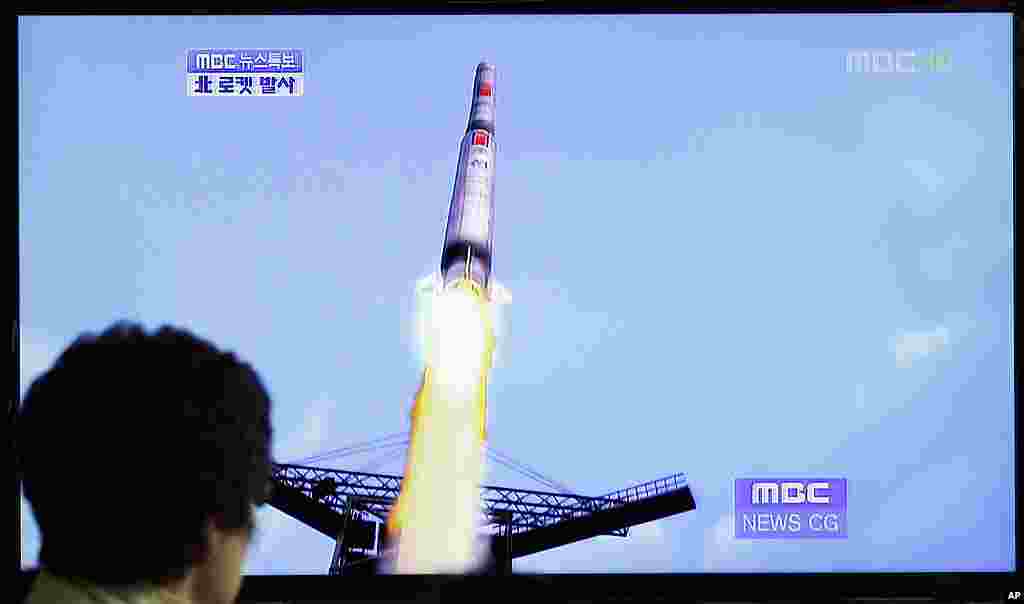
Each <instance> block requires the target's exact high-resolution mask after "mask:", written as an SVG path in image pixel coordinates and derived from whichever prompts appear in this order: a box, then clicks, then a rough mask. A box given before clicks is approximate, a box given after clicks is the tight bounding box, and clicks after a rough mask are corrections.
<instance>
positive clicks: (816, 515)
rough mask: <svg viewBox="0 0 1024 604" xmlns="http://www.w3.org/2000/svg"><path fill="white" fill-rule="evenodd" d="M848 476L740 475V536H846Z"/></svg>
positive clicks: (737, 511) (737, 494) (737, 530)
mask: <svg viewBox="0 0 1024 604" xmlns="http://www.w3.org/2000/svg"><path fill="white" fill-rule="evenodd" d="M846 495H847V493H846V479H845V478H813V479H806V478H740V479H737V480H736V485H735V494H734V505H735V507H734V511H735V536H736V538H737V539H780V538H795V539H822V538H828V539H844V538H846V536H847V534H848V533H847V528H848V527H847V524H846Z"/></svg>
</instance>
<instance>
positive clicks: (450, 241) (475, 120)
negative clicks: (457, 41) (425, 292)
mask: <svg viewBox="0 0 1024 604" xmlns="http://www.w3.org/2000/svg"><path fill="white" fill-rule="evenodd" d="M495 75H496V71H495V69H494V66H493V65H491V64H490V63H487V62H481V63H480V64H479V65H477V67H476V77H475V78H474V81H473V100H472V105H471V107H470V110H469V122H468V123H467V124H466V131H465V133H464V134H463V137H462V144H461V146H460V147H459V162H458V168H457V171H456V174H455V186H454V187H453V189H452V198H451V203H450V205H449V206H448V221H447V223H446V224H445V233H444V246H443V248H442V250H441V267H440V268H441V273H440V274H441V281H442V286H443V287H444V288H448V287H450V286H451V285H452V284H454V283H457V282H459V281H460V280H463V279H465V280H469V281H471V282H473V283H474V284H475V285H476V286H477V287H479V288H480V289H481V290H482V291H483V292H485V293H486V294H487V297H488V298H491V297H492V296H491V295H490V294H491V292H492V287H491V270H492V267H493V264H492V258H493V251H494V160H495V156H496V151H497V146H496V144H495V141H494V84H495Z"/></svg>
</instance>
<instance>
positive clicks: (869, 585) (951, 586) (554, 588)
mask: <svg viewBox="0 0 1024 604" xmlns="http://www.w3.org/2000/svg"><path fill="white" fill-rule="evenodd" d="M284 12H286V13H288V14H316V15H322V14H394V15H404V14H417V15H423V14H438V15H445V14H447V15H452V14H545V13H547V14H605V15H615V14H651V13H720V14H731V13H736V14H742V13H780V12H786V13H881V12H887V13H891V12H991V13H1010V14H1012V16H1013V22H1014V26H1013V32H1012V36H1013V46H1014V57H1015V58H1016V57H1017V56H1019V55H1020V48H1019V42H1018V40H1019V39H1020V36H1019V34H1020V19H1019V16H1018V15H1017V14H1016V3H1015V2H1001V1H991V0H985V1H976V2H972V1H968V0H961V1H960V2H953V3H930V4H927V3H922V2H906V1H905V2H876V3H871V2H860V3H856V4H836V3H829V4H826V3H824V2H820V3H817V4H813V3H812V4H806V5H789V6H788V7H785V8H779V7H772V6H758V5H744V4H741V3H733V5H732V6H729V5H728V4H726V3H700V2H689V3H687V4H686V5H685V6H679V5H678V4H676V3H635V4H630V5H628V6H613V5H605V6H603V7H601V8H599V9H593V8H585V7H579V6H575V5H573V3H554V2H548V3H539V2H529V3H521V4H520V3H512V4H509V3H502V2H495V1H493V0H492V1H490V2H487V1H481V2H475V1H474V2H472V3H467V2H453V3H441V4H436V3H435V4H419V5H417V6H416V8H415V9H411V8H410V7H408V6H401V5H399V6H388V5H384V4H381V3H370V4H367V5H364V6H349V7H346V8H345V9H343V10H330V11H326V10H324V9H317V10H294V9H293V10H287V11H282V10H276V11H274V10H246V11H243V12H241V13H238V12H236V13H235V14H246V15H255V14H264V15H272V14H281V13H284ZM45 14H53V15H74V14H81V15H94V14H118V15H125V14H127V15H136V14H147V11H136V12H125V11H100V10H92V11H87V12H84V11H68V10H64V11H38V10H33V11H24V10H22V11H18V13H17V15H18V16H22V15H45ZM154 14H160V15H167V14H175V15H193V14H206V15H216V14H225V15H228V14H232V13H231V12H229V11H222V12H220V13H218V12H217V11H215V10H213V9H207V10H204V11H166V10H165V11H156V12H155V13H154ZM14 33H15V35H14V36H12V37H11V41H12V44H13V46H14V56H15V57H17V56H19V54H18V51H19V44H20V39H19V37H18V32H17V21H15V32H14ZM1012 69H1013V81H1014V94H1015V96H1014V108H1013V112H1014V113H1013V115H1014V123H1015V124H1016V116H1017V114H1018V110H1017V109H1018V103H1019V100H1018V99H1019V96H1020V85H1019V81H1018V77H1017V72H1016V65H1015V64H1014V65H1013V67H1012ZM16 102H17V100H16ZM17 116H18V112H17V111H16V112H14V118H13V120H14V122H15V132H17V131H18V127H19V124H18V117H17ZM15 138H16V141H20V139H18V137H15ZM17 144H18V142H16V145H17ZM16 149H17V147H16ZM19 169H20V165H19V164H18V163H16V164H15V170H14V172H15V173H14V178H13V179H12V180H11V182H12V183H13V184H14V195H15V198H16V199H17V198H18V194H19V183H20V173H19ZM1013 191H1014V201H1013V205H1014V211H1013V217H1014V218H1013V222H1014V224H1013V228H1014V233H1016V193H1017V181H1016V171H1014V173H1013ZM11 207H12V208H13V210H12V214H13V217H14V220H12V221H10V222H8V225H9V227H8V228H10V229H12V231H13V233H12V237H11V238H10V239H9V241H10V242H11V243H10V245H11V248H10V249H11V251H12V262H11V266H12V268H13V273H14V279H13V281H14V296H13V298H11V299H10V300H12V302H13V304H12V306H13V308H12V310H11V312H10V313H9V315H8V316H9V317H11V322H10V325H11V330H12V331H11V336H10V337H11V347H10V349H9V351H10V352H9V354H10V356H9V359H10V365H9V366H10V367H11V368H12V371H11V373H9V374H8V375H9V376H10V380H11V386H10V390H9V391H8V392H9V393H10V395H9V398H8V405H7V413H6V414H5V416H4V420H3V421H4V424H5V425H4V428H5V429H4V430H0V434H7V435H8V436H6V437H4V441H5V445H6V448H7V454H6V455H4V460H3V464H2V465H0V471H2V472H3V474H4V475H5V476H7V477H8V478H7V479H6V480H8V481H9V482H8V484H9V485H10V486H12V487H14V489H13V490H14V497H11V496H10V495H8V497H9V499H8V501H9V504H8V505H10V504H13V515H14V522H13V523H8V524H7V526H8V527H9V528H11V529H13V530H12V533H9V540H8V543H14V544H15V546H14V547H13V548H8V549H6V550H5V551H6V552H7V554H5V555H3V556H2V558H3V559H4V560H6V567H7V569H8V572H10V573H11V574H12V575H14V577H15V581H14V588H15V591H16V592H20V593H25V590H27V589H28V586H29V585H30V583H31V581H32V580H33V579H34V577H35V576H36V573H37V572H38V571H37V569H23V568H22V567H21V545H22V544H21V487H20V480H19V479H18V471H17V467H16V465H15V463H14V455H13V453H14V448H13V447H14V441H13V436H14V431H15V429H16V425H15V417H16V413H15V412H16V409H17V406H18V404H19V403H20V386H19V381H20V379H19V351H20V348H19V342H18V334H19V325H20V308H19V305H20V288H19V286H20V278H19V268H20V266H19V252H20V248H19V245H20V244H19V229H18V225H19V212H18V208H19V204H18V203H14V204H11ZM1013 266H1014V269H1013V278H1014V290H1013V291H1014V294H1013V298H1012V299H1015V298H1016V264H1015V263H1014V265H1013ZM1011 311H1012V312H1014V315H1015V309H1011ZM1011 355H1012V351H1011ZM1014 378H1015V382H1014V390H1015V392H1014V394H1016V375H1015V376H1014ZM1014 417H1015V423H1016V426H1017V430H1016V431H1015V432H1014V435H1015V441H1014V444H1015V460H1016V463H1015V466H1014V468H1015V470H1014V481H1015V482H1014V484H1015V489H1019V485H1020V471H1021V470H1020V468H1021V464H1020V459H1021V446H1020V442H1019V439H1017V438H1016V435H1017V434H1019V428H1020V425H1021V421H1020V406H1019V403H1018V401H1017V399H1016V396H1015V397H1014ZM1022 501H1024V497H1021V496H1019V493H1018V497H1017V505H1016V510H1015V519H1014V527H1015V528H1016V527H1017V525H1018V523H1019V521H1020V518H1021V507H1022ZM11 510H12V508H8V511H9V513H10V511H11ZM5 532H6V531H5ZM1014 543H1015V551H1014V554H1015V556H1019V552H1020V551H1021V536H1020V531H1019V529H1018V530H1017V533H1016V534H1015V535H1014ZM1017 566H1018V568H1017V569H1016V570H1014V571H1010V572H992V573H980V572H956V571H950V572H936V573H887V572H864V573H678V574H563V575H559V574H520V573H514V574H513V575H512V576H509V577H453V576H375V577H333V576H326V575H324V576H316V575H288V576H286V575H281V576H268V575H253V576H246V577H245V578H244V580H243V583H242V591H241V594H240V597H239V601H240V602H282V601H292V602H295V601H354V600H365V601H373V600H381V601H402V600H414V601H420V600H428V601H429V600H434V599H437V600H440V599H442V598H443V599H444V601H454V598H455V597H460V594H463V595H465V596H472V595H475V594H501V595H502V596H505V595H508V596H510V597H513V598H528V597H535V598H542V599H544V600H545V601H547V600H562V599H565V600H574V601H610V600H618V601H621V600H634V599H635V600H649V601H667V602H669V601H670V602H680V601H709V602H710V601H765V600H785V601H810V602H825V601H846V600H850V599H855V598H870V599H880V598H913V599H916V598H922V599H931V600H936V601H948V600H959V601H965V600H971V601H997V602H1001V601H1006V599H1007V595H1008V594H1009V593H1010V592H1011V591H1020V592H1024V581H1022V580H1021V573H1020V570H1019V564H1018V565H1017ZM15 569H16V570H15ZM5 574H6V573H5ZM8 576H10V575H8Z"/></svg>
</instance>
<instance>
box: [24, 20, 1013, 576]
mask: <svg viewBox="0 0 1024 604" xmlns="http://www.w3.org/2000/svg"><path fill="white" fill-rule="evenodd" d="M1011 27H1012V22H1011V17H1010V16H1009V15H1007V14H985V13H970V14H966V13H965V14H888V15H870V14H849V15H844V14H818V15H810V14H808V15H797V14H778V15H774V14H773V15H766V14H761V15H744V14H719V15H711V14H678V15H675V14H667V15H666V14H641V15H568V14H565V15H551V14H547V15H541V14H535V15H527V14H524V15H498V14H492V15H454V14H452V15H442V14H438V15H409V16H400V15H336V16H318V15H295V16H285V15H276V16H250V17H232V16H169V17H155V16H154V17H129V16H105V17H99V16H96V17H86V16H63V17H57V16H34V17H21V18H19V22H18V32H19V34H18V53H19V65H18V68H17V69H18V82H19V84H18V85H19V87H20V89H19V92H18V95H19V96H18V102H19V106H20V113H19V116H18V126H19V135H18V136H19V141H18V144H19V168H18V178H19V200H18V215H19V223H18V229H19V231H18V236H19V254H20V257H19V279H20V311H19V312H20V326H19V329H20V331H19V344H20V364H21V365H20V379H21V386H20V387H21V393H22V394H24V392H25V390H26V389H27V387H28V385H29V384H30V382H31V380H33V379H34V378H35V377H36V376H38V375H40V374H41V372H43V371H44V370H46V369H47V368H48V367H49V366H50V365H51V364H52V363H53V362H54V360H55V359H56V358H57V356H58V355H59V354H60V352H61V351H62V350H63V349H64V348H65V347H66V346H67V345H69V344H70V342H71V341H73V339H74V338H75V337H76V336H77V335H78V334H80V333H82V332H85V331H98V330H100V329H102V328H104V327H106V326H107V325H109V324H110V323H112V322H114V321H116V320H121V319H128V320H133V321H138V322H140V323H142V324H144V325H146V326H147V327H149V328H155V327H157V326H160V325H164V324H173V325H177V326H181V327H184V328H186V329H189V330H191V331H193V332H194V333H196V334H198V335H200V336H202V337H204V338H209V339H210V340H211V341H213V342H215V343H217V344H218V345H220V346H223V347H225V348H228V349H231V350H234V351H236V352H237V353H238V354H239V355H240V356H241V357H243V358H244V359H246V360H247V361H249V362H251V363H252V365H253V366H254V367H255V368H256V370H257V371H258V372H259V373H260V375H261V376H262V377H263V378H264V379H265V381H266V384H267V386H268V389H269V390H270V392H271V395H272V398H273V401H274V407H273V422H274V426H275V435H274V441H273V455H274V459H275V461H276V462H277V463H278V464H279V465H277V466H276V468H275V481H276V482H275V485H276V488H278V491H276V492H277V494H278V495H279V496H280V497H279V498H278V499H273V500H272V501H271V504H268V505H265V506H263V507H262V508H260V510H259V512H258V515H257V532H256V539H255V541H254V542H253V544H252V547H251V550H250V552H249V554H248V558H247V560H246V563H245V568H244V571H245V573H246V574H248V575H310V574H319V575H323V574H328V573H329V572H331V571H332V569H333V570H339V569H340V566H339V565H338V564H336V563H337V562H338V561H337V559H336V558H337V556H336V553H337V551H338V549H339V548H338V539H337V538H335V537H332V536H331V534H330V532H331V531H329V530H326V529H323V527H322V526H321V527H320V528H318V527H317V525H316V523H315V522H312V521H309V518H310V517H312V516H310V514H312V515H315V513H314V512H316V513H319V512H317V510H321V511H325V512H326V511H329V512H331V513H332V514H335V515H336V516H332V518H337V517H342V516H344V515H345V514H348V517H349V519H350V520H351V519H353V518H354V519H355V520H356V521H357V522H355V524H352V525H350V526H355V527H356V528H353V529H351V530H350V532H349V533H348V535H349V536H348V539H349V541H348V543H347V545H346V546H345V548H343V549H344V550H345V551H344V552H343V553H344V556H346V557H347V558H346V561H345V563H346V564H349V563H351V564H350V565H354V564H355V562H359V561H365V560H373V559H375V558H374V556H377V557H378V558H379V559H381V560H383V559H384V557H383V556H384V552H385V551H386V547H385V539H384V537H383V536H384V535H386V534H388V533H387V519H388V518H391V517H393V516H394V511H393V510H394V506H395V505H396V502H395V499H394V497H393V496H394V495H395V493H396V492H397V491H396V485H401V486H400V488H398V490H401V491H410V492H412V491H415V488H416V487H414V486H412V483H410V482H409V481H408V480H402V479H403V477H406V475H407V474H409V472H410V471H413V472H419V473H420V474H421V475H429V474H430V473H429V471H427V469H426V468H429V467H430V466H431V464H433V466H434V467H435V469H436V467H437V466H444V465H445V464H446V463H449V465H450V464H457V463H461V461H458V460H461V459H462V458H461V457H458V455H459V454H457V453H453V452H452V451H449V450H448V449H451V448H452V447H454V445H452V444H451V443H452V442H454V441H453V440H452V438H455V437H454V436H453V437H452V438H448V436H450V435H453V434H459V435H465V434H470V435H471V436H466V438H467V439H468V440H467V442H469V441H471V445H469V446H470V448H469V449H466V450H467V451H469V450H471V449H472V447H473V446H477V447H478V448H477V449H472V450H473V451H474V452H473V453H472V454H470V453H465V455H472V456H475V457H474V459H478V460H479V465H478V467H477V468H476V470H477V471H478V474H475V475H474V478H473V480H475V481H476V482H475V484H478V485H480V486H482V490H481V491H480V492H481V493H482V494H483V496H481V497H479V498H478V499H479V501H481V502H482V503H481V506H482V510H483V512H482V513H480V514H475V512H474V514H475V516H474V517H477V516H478V517H479V518H484V519H485V521H481V522H480V523H479V524H478V525H477V526H475V528H474V529H473V530H474V531H476V532H475V533H474V535H475V537H481V539H491V540H492V543H497V544H498V546H497V549H498V550H500V549H501V548H503V547H508V548H509V549H508V550H506V553H507V552H512V553H511V554H510V556H511V559H512V560H511V569H512V571H513V572H516V573H643V572H672V573H719V572H744V573H779V572H786V573H790V572H815V573H819V572H873V573H877V572H968V571H1002V572H1007V571H1014V570H1016V568H1017V558H1016V552H1015V549H1014V547H1015V535H1016V518H1015V502H1016V497H1017V496H1018V494H1017V492H1016V485H1015V482H1014V477H1015V472H1016V468H1015V467H1014V454H1015V438H1017V437H1018V436H1017V435H1016V434H1015V432H1014V426H1015V421H1016V418H1015V416H1014V412H1015V406H1014V403H1015V398H1014V395H1015V393H1014V382H1013V379H1012V376H1013V366H1012V335H1011V334H1012V311H1013V309H1012V303H1013V300H1012V286H1013V282H1012V272H1013V267H1012V259H1013V246H1014V241H1013V231H1012V221H1013V215H1012V207H1013V206H1012V151H1013V147H1012V142H1013V139H1012V136H1013V131H1014V123H1013V119H1012V115H1013V114H1012V95H1011V85H1012V81H1011V80H1012V77H1011V73H1012V58H1011V57H1012V44H1011V39H1012V38H1011ZM261 59H262V61H261ZM261 63H262V65H261ZM451 283H471V284H473V287H477V289H476V290H473V291H474V292H476V293H475V294H473V295H483V296H484V297H485V298H486V299H487V304H488V305H491V306H488V307H489V308H491V307H492V306H493V309H494V313H493V314H491V315H488V316H489V317H490V322H489V323H488V325H489V327H488V329H489V330H490V332H489V333H490V335H492V336H493V341H492V340H488V341H492V343H493V347H492V348H489V349H488V350H491V351H492V352H493V356H492V357H490V359H491V360H490V361H488V362H489V363H490V365H489V366H488V368H484V369H480V368H479V367H478V368H477V369H476V370H477V371H478V372H477V373H474V374H473V375H481V374H482V375H483V376H484V380H483V382H484V385H483V386H482V387H481V389H480V392H477V394H476V395H474V396H477V395H479V396H477V398H478V399H479V400H477V403H479V402H480V400H485V403H486V404H483V405H481V406H480V407H479V408H478V407H473V409H474V413H476V411H482V414H481V415H479V416H476V415H474V414H473V413H470V414H468V415H467V414H463V415H461V416H459V417H463V418H465V417H472V418H474V419H472V421H473V422H477V423H472V424H471V426H472V428H473V429H472V430H468V429H467V430H463V428H464V426H462V424H459V426H461V427H458V426H457V427H452V425H448V426H445V427H444V428H440V427H438V426H439V425H441V424H443V423H444V422H443V421H442V420H439V419H437V417H439V416H438V413H440V412H438V411H436V409H437V408H440V407H437V408H435V411H434V412H432V413H433V415H431V416H430V417H431V418H432V419H431V420H430V421H427V422H426V423H424V422H422V421H421V420H422V416H420V418H419V419H417V418H416V417H415V416H414V415H412V414H411V411H412V410H413V406H414V402H415V401H422V400H423V399H424V397H427V395H425V394H423V393H424V392H425V390H424V383H426V381H425V378H424V375H425V374H424V365H425V361H424V359H425V358H428V357H429V355H428V354H426V353H424V349H423V341H424V340H423V337H422V336H423V332H424V329H423V328H424V315H425V314H427V315H429V314H430V312H433V311H423V309H422V305H421V302H422V298H423V295H424V294H423V292H424V291H428V290H429V291H432V292H436V291H440V290H444V288H445V287H446V286H447V285H449V284H451ZM467 287H470V286H467ZM470 289H472V287H470ZM466 291H469V289H467V290H466ZM481 291H482V292H483V294H481V293H480V292H481ZM470 298H472V296H470ZM459 308H462V307H459ZM459 308H456V309H455V311H453V312H452V313H449V315H450V316H448V315H446V317H447V318H446V319H445V321H448V323H445V325H447V327H444V328H443V329H447V330H449V332H450V330H458V329H461V327H451V325H455V324H458V325H465V324H466V323H472V321H473V320H475V319H474V317H476V315H475V314H473V313H474V312H476V309H477V307H476V306H473V305H472V304H470V305H469V306H466V307H465V308H462V309H461V310H459ZM467 309H468V310H467ZM434 319H436V317H434ZM442 322H443V321H442ZM427 323H430V321H427ZM432 325H434V326H435V327H436V324H432ZM480 358H481V357H480V356H479V355H478V356H474V357H472V358H471V359H470V360H469V361H466V362H467V363H470V364H472V363H476V362H477V361H478V360H479V359H480ZM456 364H457V363H456ZM474 367H475V365H474ZM441 373H443V372H441V371H438V372H435V373H434V374H431V378H430V379H431V380H434V379H438V380H439V379H441V378H438V377H437V376H438V375H441ZM456 373H457V372H456ZM453 379H455V378H453ZM474 392H476V391H474ZM427 398H429V397H427ZM435 403H436V401H435ZM75 404H90V405H91V404H96V405H99V404H102V401H76V402H75ZM421 404H422V403H421ZM441 407H443V405H441ZM457 415H458V414H457V413H455V412H454V411H453V412H451V414H450V416H448V417H449V420H450V421H451V422H455V423H457V422H456V420H454V419H452V418H453V417H456V416H457ZM478 417H479V420H478V419H476V418H478ZM431 421H432V422H435V423H434V424H430V422H431ZM459 421H461V420H459ZM466 421H467V422H468V421H470V420H466ZM467 425H468V424H467ZM446 430H447V431H446ZM459 430H463V431H461V432H460V431H459ZM417 438H420V441H417ZM459 438H462V436H459ZM424 439H425V440H424ZM431 439H433V440H431ZM417 442H420V443H421V449H420V450H417V448H416V446H417V445H416V443H417ZM422 443H428V444H422ZM429 443H433V444H429ZM452 450H454V449H452ZM417 451H419V452H417ZM82 453H83V454H86V455H87V452H82ZM125 455H126V456H129V455H130V452H128V451H126V452H125ZM444 455H451V456H450V457H444ZM438 460H448V461H447V462H445V461H438ZM451 460H456V461H451ZM93 461H96V462H97V463H96V464H93V463H89V464H86V467H87V468H92V469H91V470H87V471H95V472H97V473H99V472H100V471H101V469H100V468H101V466H100V465H98V462H99V461H100V460H93ZM108 461H109V460H108ZM114 463H116V460H114ZM439 475H440V474H437V473H435V474H434V476H439ZM328 478H330V479H331V480H333V482H329V481H328V480H327V479H328ZM152 480H153V481H154V488H157V487H158V486H159V482H160V477H159V476H154V477H152ZM373 480H380V481H384V482H387V481H389V480H390V481H391V482H390V483H388V484H387V485H385V486H384V487H381V488H380V489H377V490H376V491H374V489H376V488H377V487H375V486H373V484H376V483H373V484H371V482H372V481H373ZM360 481H363V482H360ZM367 481H369V482H367ZM395 481H397V482H395ZM382 484H383V483H382ZM317 489H320V490H319V491H317ZM359 489H362V490H359ZM111 492H112V491H104V493H105V494H104V496H108V495H109V493H111ZM374 493H377V495H379V496H380V498H381V499H380V501H377V500H373V499H372V496H373V495H374ZM288 497H292V499H288ZM294 497H299V498H300V499H294ZM303 497H304V498H305V499H302V498H303ZM410 497H412V498H413V500H414V501H415V496H411V495H410ZM367 498H370V499H367ZM531 498H532V499H531ZM286 501H292V502H293V503H294V502H295V501H298V502H299V503H300V504H301V505H299V504H296V505H298V508H302V509H306V510H307V512H308V513H307V512H302V511H301V510H300V511H296V509H298V508H295V507H289V506H290V505H292V504H288V503H282V502H286ZM421 501H422V500H421ZM360 502H362V503H361V504H360V505H362V507H359V506H358V505H356V504H357V503H360ZM523 502H526V503H523ZM306 504H308V505H307V507H306V508H303V507H302V506H303V505H306ZM309 505H311V506H313V507H311V508H310V507H309ZM410 505H414V507H415V504H410ZM424 505H426V504H424ZM374 506H377V507H374ZM467 509H469V508H467ZM308 510H313V511H312V512H309V511H308ZM381 510H384V512H385V513H384V514H381V513H380V512H381ZM453 510H454V508H453ZM616 510H618V511H616ZM606 512H607V513H606ZM304 514H306V515H305V516H304ZM460 514H463V512H458V513H455V511H453V512H452V514H450V515H449V516H447V517H446V518H448V520H443V521H438V522H448V521H450V522H455V520H454V517H455V516H458V515H460ZM502 514H508V515H507V516H503V515H502ZM602 514H604V515H602ZM463 515H464V514H463ZM442 517H445V516H444V515H443V514H442V515H439V516H436V517H435V518H442ZM411 518H412V516H409V515H408V514H407V515H406V517H405V520H404V521H405V522H406V523H407V524H406V527H407V528H408V526H411V525H412V524H414V523H415V520H413V519H411ZM479 518H478V519H479ZM593 518H599V519H601V520H600V521H599V522H598V521H592V519H593ZM304 519H305V520H304ZM502 519H505V520H502ZM463 520H465V519H464V518H463ZM461 521H462V520H460V522H461ZM588 522H590V524H587V523H588ZM574 523H575V524H574ZM328 524H329V523H328ZM22 527H23V533H22V542H21V547H22V560H23V567H24V568H26V569H29V568H35V567H36V566H37V564H38V549H39V544H40V541H39V538H40V537H39V532H38V527H37V526H36V524H35V521H34V517H33V515H32V510H31V508H30V506H29V505H28V504H27V503H26V502H25V500H24V499H22ZM447 527H449V525H447V524H441V525H436V526H434V528H435V529H438V528H440V529H444V530H447ZM566 527H569V528H566ZM580 527H582V528H580ZM588 527H589V528H588ZM542 529H543V530H546V531H548V532H546V533H542V532H538V531H542ZM570 529H571V530H570ZM531 531H533V532H532V533H531ZM559 531H561V532H559ZM542 534H543V535H556V534H557V536H555V537H551V538H547V537H545V538H544V539H541V538H540V537H536V536H537V535H542ZM489 535H493V537H490V536H489ZM531 535H532V536H531ZM435 537H436V535H435ZM535 537H536V538H535ZM531 539H533V541H531ZM545 539H547V540H546V541H545ZM433 543H434V544H435V546H436V547H439V548H444V547H448V545H449V544H447V543H445V542H443V541H434V542H433ZM524 543H531V544H533V545H529V546H526V545H522V544H524ZM502 544H504V545H502ZM517 548H518V549H517ZM492 549H494V548H493V547H492ZM453 555H454V554H453ZM353 561H355V562H353Z"/></svg>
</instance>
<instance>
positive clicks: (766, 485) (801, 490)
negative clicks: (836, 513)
mask: <svg viewBox="0 0 1024 604" xmlns="http://www.w3.org/2000/svg"><path fill="white" fill-rule="evenodd" d="M831 488H832V485H831V483H829V482H811V483H808V484H806V485H805V484H804V483H803V482H755V483H753V484H752V485H751V488H750V503H752V504H754V505H775V504H779V503H784V504H789V503H826V504H827V503H832V498H831V497H829V496H828V495H820V494H819V492H821V491H829V490H831Z"/></svg>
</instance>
